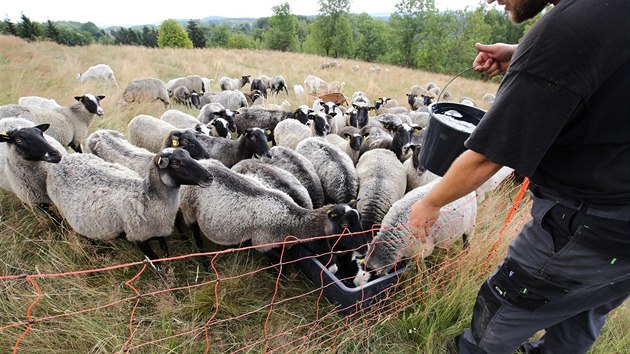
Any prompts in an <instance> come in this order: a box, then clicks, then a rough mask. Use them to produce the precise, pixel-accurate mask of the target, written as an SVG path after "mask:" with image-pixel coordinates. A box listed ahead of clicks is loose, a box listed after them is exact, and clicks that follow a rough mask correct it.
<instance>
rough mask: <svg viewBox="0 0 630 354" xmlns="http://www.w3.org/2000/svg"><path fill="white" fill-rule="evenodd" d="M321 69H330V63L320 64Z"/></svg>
mask: <svg viewBox="0 0 630 354" xmlns="http://www.w3.org/2000/svg"><path fill="white" fill-rule="evenodd" d="M319 68H320V69H330V63H321V64H319Z"/></svg>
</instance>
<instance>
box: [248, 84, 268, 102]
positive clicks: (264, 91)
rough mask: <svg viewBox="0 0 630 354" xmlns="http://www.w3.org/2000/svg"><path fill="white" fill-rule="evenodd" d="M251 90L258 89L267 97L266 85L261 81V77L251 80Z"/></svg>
mask: <svg viewBox="0 0 630 354" xmlns="http://www.w3.org/2000/svg"><path fill="white" fill-rule="evenodd" d="M251 90H252V91H254V90H258V91H260V93H261V94H262V95H263V97H265V98H267V85H265V83H264V82H262V80H261V79H253V80H252V85H251Z"/></svg>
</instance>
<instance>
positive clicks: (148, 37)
mask: <svg viewBox="0 0 630 354" xmlns="http://www.w3.org/2000/svg"><path fill="white" fill-rule="evenodd" d="M140 37H141V42H142V45H143V46H145V47H149V48H157V46H158V42H157V39H158V30H157V29H155V28H153V27H152V28H149V27H147V26H144V27H142V35H141V36H140Z"/></svg>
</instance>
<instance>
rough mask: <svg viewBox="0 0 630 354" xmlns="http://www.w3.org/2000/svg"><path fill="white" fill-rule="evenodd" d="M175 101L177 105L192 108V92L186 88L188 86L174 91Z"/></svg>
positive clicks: (179, 87) (178, 87)
mask: <svg viewBox="0 0 630 354" xmlns="http://www.w3.org/2000/svg"><path fill="white" fill-rule="evenodd" d="M173 100H174V101H175V103H179V104H181V105H184V106H186V107H190V106H191V101H190V91H189V90H188V89H187V88H186V86H177V87H176V88H175V89H174V90H173Z"/></svg>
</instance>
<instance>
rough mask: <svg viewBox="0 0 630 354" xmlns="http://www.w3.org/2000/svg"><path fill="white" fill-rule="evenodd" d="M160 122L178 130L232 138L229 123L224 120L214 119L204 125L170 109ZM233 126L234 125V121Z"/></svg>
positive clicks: (195, 119) (193, 118) (161, 117)
mask: <svg viewBox="0 0 630 354" xmlns="http://www.w3.org/2000/svg"><path fill="white" fill-rule="evenodd" d="M160 120H163V121H165V122H167V123H170V124H171V125H173V126H174V127H175V128H178V129H192V130H194V131H195V132H197V133H201V134H206V135H211V136H220V137H223V138H226V139H231V138H232V135H231V134H230V130H229V128H228V125H229V123H228V121H227V120H225V119H223V118H213V119H211V120H210V122H209V123H207V124H203V123H201V122H200V121H199V119H197V118H195V117H193V116H191V115H190V114H187V113H184V112H182V111H178V110H176V109H169V110H168V111H166V112H164V113H163V114H162V116H160ZM232 124H234V122H233V120H232Z"/></svg>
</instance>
